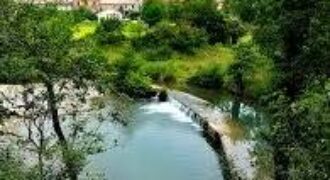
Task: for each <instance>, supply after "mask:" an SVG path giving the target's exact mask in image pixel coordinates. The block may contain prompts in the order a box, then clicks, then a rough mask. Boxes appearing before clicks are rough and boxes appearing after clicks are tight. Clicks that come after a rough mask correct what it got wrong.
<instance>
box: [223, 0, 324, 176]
mask: <svg viewBox="0 0 330 180" xmlns="http://www.w3.org/2000/svg"><path fill="white" fill-rule="evenodd" d="M228 4H229V5H228V7H230V8H231V9H229V10H230V11H233V12H234V13H236V14H237V15H239V16H240V17H241V18H242V19H243V20H244V21H246V22H248V23H250V24H251V25H252V26H253V34H254V37H255V42H256V43H258V44H259V45H260V47H261V48H262V49H263V51H264V52H265V54H267V55H268V56H269V57H271V58H272V60H273V61H274V64H275V67H276V69H277V71H278V73H279V76H278V77H277V81H276V82H275V85H276V86H275V87H274V89H273V91H274V92H275V93H270V95H269V96H266V97H267V98H265V99H266V102H267V103H266V104H267V106H266V107H267V108H266V112H267V113H268V114H269V116H270V117H269V122H270V128H271V130H270V131H269V132H263V137H264V138H265V139H266V142H268V144H270V145H271V147H272V148H273V162H274V167H275V175H274V176H275V179H281V180H283V179H328V178H329V172H330V170H329V167H330V166H329V161H328V160H327V159H329V154H328V153H327V152H329V138H328V137H329V127H328V125H329V87H328V83H329V72H330V70H329V67H330V64H329V62H330V60H329V57H330V56H329V51H328V50H327V49H329V48H330V41H329V39H330V38H329V33H328V32H329V31H330V26H329V25H330V23H329V18H328V17H329V12H330V11H329V8H330V4H329V1H326V0H325V1H324V0H320V1H293V0H287V1H275V0H267V1H257V0H256V1H236V0H231V1H229V3H228Z"/></svg>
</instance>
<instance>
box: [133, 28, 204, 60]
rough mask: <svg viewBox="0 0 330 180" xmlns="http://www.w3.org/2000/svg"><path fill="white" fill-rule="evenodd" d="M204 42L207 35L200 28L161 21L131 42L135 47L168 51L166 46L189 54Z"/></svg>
mask: <svg viewBox="0 0 330 180" xmlns="http://www.w3.org/2000/svg"><path fill="white" fill-rule="evenodd" d="M206 42H207V35H206V34H205V33H204V32H203V31H202V30H199V29H197V28H193V27H191V26H189V25H176V24H171V23H168V22H163V23H159V24H158V25H156V26H155V27H154V28H153V29H152V30H151V31H149V32H148V33H147V34H146V35H145V36H143V37H141V38H138V39H136V40H135V41H133V42H132V44H133V46H134V47H135V48H137V49H141V48H142V49H143V48H144V49H148V50H155V52H157V50H158V51H160V52H164V50H166V52H170V51H168V49H166V48H171V49H172V50H174V51H178V52H181V53H188V54H191V53H193V52H194V50H195V49H196V48H198V47H200V46H202V45H203V44H205V43H206ZM156 54H157V53H156Z"/></svg>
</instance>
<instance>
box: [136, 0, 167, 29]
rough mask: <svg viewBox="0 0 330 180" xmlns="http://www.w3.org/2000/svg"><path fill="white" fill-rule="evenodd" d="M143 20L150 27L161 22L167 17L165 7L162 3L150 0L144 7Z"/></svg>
mask: <svg viewBox="0 0 330 180" xmlns="http://www.w3.org/2000/svg"><path fill="white" fill-rule="evenodd" d="M141 14H142V17H141V18H142V20H143V21H145V22H146V23H147V24H149V25H150V26H153V25H155V24H156V23H158V22H160V21H161V20H162V19H163V18H164V17H165V16H166V11H165V5H164V4H163V3H162V2H161V1H157V0H148V1H146V2H145V3H144V4H143V7H142V12H141Z"/></svg>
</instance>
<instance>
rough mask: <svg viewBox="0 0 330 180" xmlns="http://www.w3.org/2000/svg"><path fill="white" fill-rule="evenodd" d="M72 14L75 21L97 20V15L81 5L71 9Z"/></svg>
mask: <svg viewBox="0 0 330 180" xmlns="http://www.w3.org/2000/svg"><path fill="white" fill-rule="evenodd" d="M72 14H73V17H74V21H75V22H82V21H84V20H91V21H95V20H97V16H96V15H95V14H94V13H93V12H91V11H90V10H88V9H86V8H83V7H81V8H79V9H77V10H73V11H72Z"/></svg>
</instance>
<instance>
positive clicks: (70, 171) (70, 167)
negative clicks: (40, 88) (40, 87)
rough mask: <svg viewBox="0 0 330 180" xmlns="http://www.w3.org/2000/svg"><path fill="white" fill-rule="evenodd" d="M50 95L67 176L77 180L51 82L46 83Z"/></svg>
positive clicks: (51, 110) (50, 109)
mask: <svg viewBox="0 0 330 180" xmlns="http://www.w3.org/2000/svg"><path fill="white" fill-rule="evenodd" d="M45 85H46V88H47V93H48V107H49V111H50V114H51V118H52V122H53V128H54V131H55V133H56V135H57V137H58V140H59V142H60V145H61V146H62V154H63V157H64V163H65V165H66V168H67V174H68V175H69V178H70V179H71V180H77V179H78V176H77V172H76V168H75V166H74V162H71V161H70V159H68V158H67V157H68V153H70V152H69V151H70V149H69V145H68V143H67V140H66V138H65V136H64V133H63V131H62V128H61V124H60V119H59V115H58V109H57V100H56V96H55V92H54V86H53V84H52V83H51V82H49V81H48V82H46V83H45Z"/></svg>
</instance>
